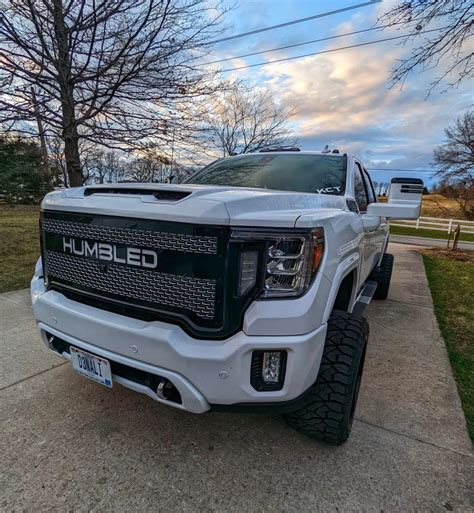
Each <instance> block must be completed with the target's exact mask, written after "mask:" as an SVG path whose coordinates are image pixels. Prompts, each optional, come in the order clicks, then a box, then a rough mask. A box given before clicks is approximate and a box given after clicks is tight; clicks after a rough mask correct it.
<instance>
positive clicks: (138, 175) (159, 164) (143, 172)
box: [127, 156, 170, 182]
mask: <svg viewBox="0 0 474 513" xmlns="http://www.w3.org/2000/svg"><path fill="white" fill-rule="evenodd" d="M167 164H168V162H167V161H165V162H163V160H162V159H160V158H154V157H152V156H146V157H139V158H136V159H134V160H132V161H130V162H129V163H128V164H127V177H128V179H129V180H131V181H132V182H164V181H165V180H166V178H167V177H168V176H169V173H170V171H169V167H168V166H167Z"/></svg>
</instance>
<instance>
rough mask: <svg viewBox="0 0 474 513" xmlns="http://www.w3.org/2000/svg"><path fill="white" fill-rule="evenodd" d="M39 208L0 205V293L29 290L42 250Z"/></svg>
mask: <svg viewBox="0 0 474 513" xmlns="http://www.w3.org/2000/svg"><path fill="white" fill-rule="evenodd" d="M38 215H39V207H37V206H30V205H16V206H12V207H10V206H8V205H0V262H1V265H0V292H7V291H9V290H15V289H21V288H25V287H28V285H29V282H30V279H31V276H32V275H33V271H34V267H35V263H36V260H37V259H38V256H39V253H40V249H39V240H38V234H39V231H38Z"/></svg>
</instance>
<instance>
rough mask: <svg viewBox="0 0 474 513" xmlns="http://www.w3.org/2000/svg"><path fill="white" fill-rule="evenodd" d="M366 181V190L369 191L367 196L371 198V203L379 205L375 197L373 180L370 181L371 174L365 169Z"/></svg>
mask: <svg viewBox="0 0 474 513" xmlns="http://www.w3.org/2000/svg"><path fill="white" fill-rule="evenodd" d="M363 173H364V181H365V188H366V189H367V195H368V197H369V203H377V198H376V196H375V191H374V186H373V185H372V180H371V179H370V176H369V173H367V171H366V170H365V169H364V170H363Z"/></svg>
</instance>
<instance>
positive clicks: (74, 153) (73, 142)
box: [63, 130, 83, 187]
mask: <svg viewBox="0 0 474 513" xmlns="http://www.w3.org/2000/svg"><path fill="white" fill-rule="evenodd" d="M72 132H73V133H72V134H67V130H65V131H64V132H63V134H64V135H63V138H64V157H65V159H66V168H67V174H68V177H69V186H70V187H80V186H81V185H82V182H83V177H82V168H81V159H80V156H79V138H78V136H77V130H73V131H72ZM74 132H76V134H74Z"/></svg>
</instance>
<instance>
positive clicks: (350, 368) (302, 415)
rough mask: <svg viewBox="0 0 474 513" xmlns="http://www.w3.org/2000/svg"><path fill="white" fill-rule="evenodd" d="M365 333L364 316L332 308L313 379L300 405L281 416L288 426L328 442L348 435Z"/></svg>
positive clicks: (354, 405) (343, 440)
mask: <svg viewBox="0 0 474 513" xmlns="http://www.w3.org/2000/svg"><path fill="white" fill-rule="evenodd" d="M368 336H369V325H368V323H367V321H366V320H365V319H364V318H360V317H356V316H354V315H352V314H349V313H347V312H341V311H338V310H334V312H333V313H332V315H331V318H330V319H329V322H328V330H327V335H326V343H325V346H324V352H323V357H322V360H321V367H320V369H319V374H318V377H317V379H316V382H315V383H314V385H313V386H312V387H311V389H310V391H309V392H308V394H307V395H306V397H305V400H304V404H303V406H302V407H301V408H300V409H299V410H296V411H294V412H291V413H287V414H286V415H285V418H286V421H287V422H288V424H289V425H290V426H291V427H292V428H295V429H297V430H298V431H301V432H302V433H304V434H306V435H308V436H310V437H312V438H317V439H318V440H322V441H324V442H326V443H329V444H332V445H340V444H343V443H344V442H345V441H346V440H347V439H348V438H349V433H350V431H351V426H352V421H353V419H354V412H355V407H356V404H357V397H358V395H359V388H360V382H361V379H362V371H363V369H364V360H365V351H366V347H367V339H368Z"/></svg>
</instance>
